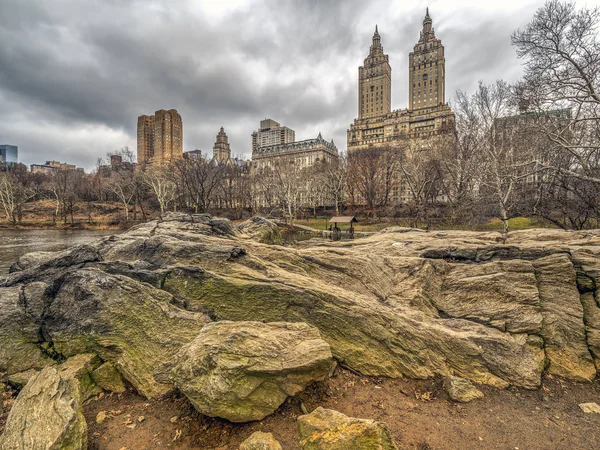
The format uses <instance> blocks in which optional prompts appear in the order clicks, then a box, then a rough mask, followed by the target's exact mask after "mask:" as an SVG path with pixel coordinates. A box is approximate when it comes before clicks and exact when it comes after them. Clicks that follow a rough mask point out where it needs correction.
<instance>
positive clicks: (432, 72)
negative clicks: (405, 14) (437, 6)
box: [408, 8, 446, 109]
mask: <svg viewBox="0 0 600 450" xmlns="http://www.w3.org/2000/svg"><path fill="white" fill-rule="evenodd" d="M408 74H409V81H408V82H409V84H408V88H409V89H408V91H409V95H408V102H409V103H408V109H419V108H426V107H432V106H438V105H442V104H443V103H444V97H445V94H446V93H445V86H446V81H445V77H446V59H445V58H444V46H443V45H442V41H440V40H439V39H437V38H436V37H435V31H434V29H433V22H432V20H431V17H430V16H429V8H427V13H426V14H425V19H424V20H423V30H422V31H421V36H420V37H419V42H417V44H416V45H415V47H414V49H413V51H412V52H411V53H410V55H409V57H408Z"/></svg>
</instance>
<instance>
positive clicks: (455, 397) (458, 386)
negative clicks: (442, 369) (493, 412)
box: [444, 377, 483, 403]
mask: <svg viewBox="0 0 600 450" xmlns="http://www.w3.org/2000/svg"><path fill="white" fill-rule="evenodd" d="M444 390H445V391H446V393H447V394H448V396H449V397H450V399H451V400H452V401H454V402H460V403H469V402H472V401H473V400H477V399H478V398H482V397H483V392H481V391H480V390H479V389H477V388H476V387H475V386H473V384H472V383H471V382H470V381H469V380H465V379H464V378H461V377H446V378H444Z"/></svg>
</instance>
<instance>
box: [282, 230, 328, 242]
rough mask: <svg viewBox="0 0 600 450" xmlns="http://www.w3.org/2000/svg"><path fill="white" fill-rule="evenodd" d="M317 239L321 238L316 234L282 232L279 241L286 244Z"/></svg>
mask: <svg viewBox="0 0 600 450" xmlns="http://www.w3.org/2000/svg"><path fill="white" fill-rule="evenodd" d="M318 237H321V236H320V235H318V234H312V233H302V232H299V231H283V232H282V233H281V239H283V241H284V242H287V243H292V242H294V241H296V242H300V241H307V240H309V239H313V238H318Z"/></svg>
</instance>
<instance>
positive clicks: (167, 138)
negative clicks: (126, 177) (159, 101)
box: [137, 109, 183, 165]
mask: <svg viewBox="0 0 600 450" xmlns="http://www.w3.org/2000/svg"><path fill="white" fill-rule="evenodd" d="M182 157H183V122H182V120H181V116H180V115H179V113H178V112H177V110H176V109H169V110H165V109H159V110H158V111H156V112H155V113H154V115H153V116H147V115H142V116H139V117H138V129H137V160H138V164H141V165H145V164H165V163H169V162H172V161H175V160H177V159H181V158H182Z"/></svg>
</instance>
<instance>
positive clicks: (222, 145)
mask: <svg viewBox="0 0 600 450" xmlns="http://www.w3.org/2000/svg"><path fill="white" fill-rule="evenodd" d="M213 158H214V159H215V161H216V162H218V163H227V161H229V160H230V159H231V147H230V146H229V138H228V137H227V133H225V130H224V129H223V127H221V129H220V130H219V133H218V134H217V140H216V141H215V145H214V146H213Z"/></svg>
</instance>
